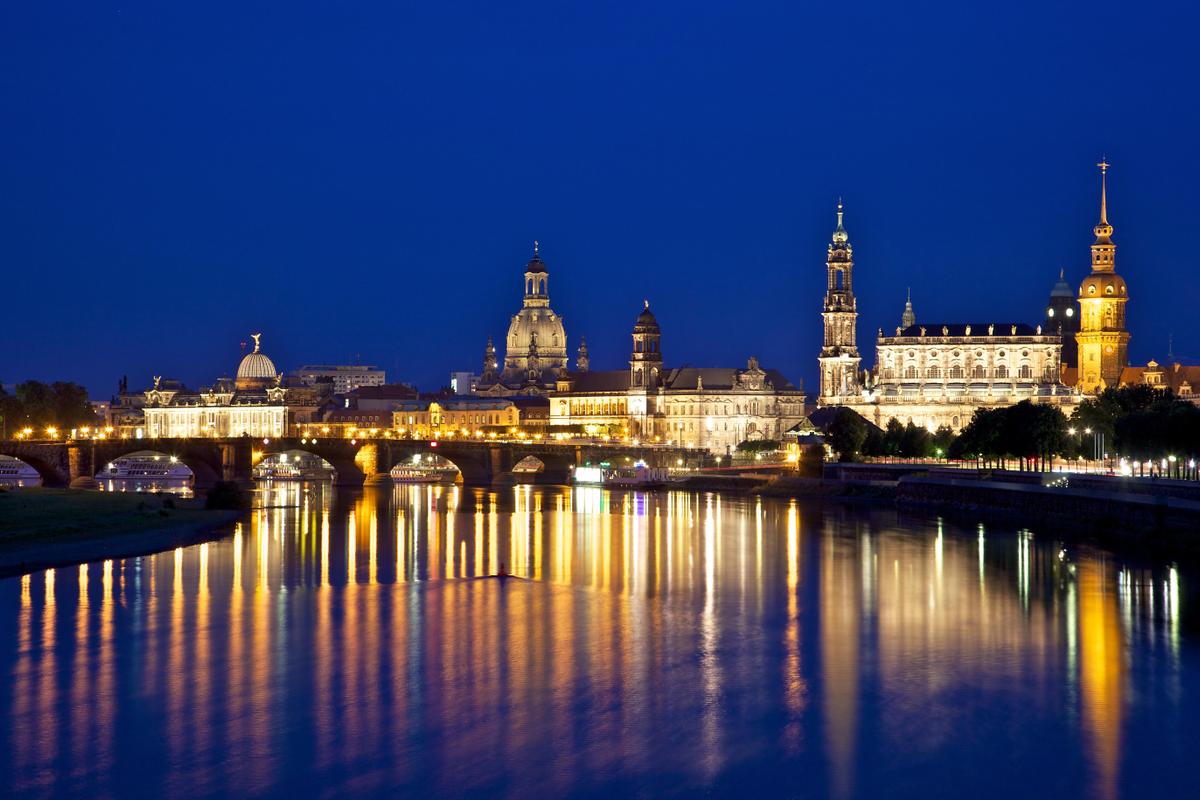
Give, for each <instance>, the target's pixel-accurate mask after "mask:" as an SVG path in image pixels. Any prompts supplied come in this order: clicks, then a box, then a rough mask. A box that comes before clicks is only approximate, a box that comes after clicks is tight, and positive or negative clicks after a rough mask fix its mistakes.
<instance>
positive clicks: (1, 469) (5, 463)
mask: <svg viewBox="0 0 1200 800" xmlns="http://www.w3.org/2000/svg"><path fill="white" fill-rule="evenodd" d="M41 485H42V476H41V475H39V474H38V471H37V470H36V469H34V468H33V467H31V466H29V465H28V464H26V463H25V462H24V461H22V460H20V459H19V458H13V457H12V456H0V486H9V487H16V486H41Z"/></svg>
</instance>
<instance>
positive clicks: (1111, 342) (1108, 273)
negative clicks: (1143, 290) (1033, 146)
mask: <svg viewBox="0 0 1200 800" xmlns="http://www.w3.org/2000/svg"><path fill="white" fill-rule="evenodd" d="M1097 166H1098V167H1100V222H1098V223H1097V224H1096V227H1095V229H1094V230H1095V233H1096V241H1095V242H1093V243H1092V273H1091V274H1090V275H1088V276H1087V277H1086V278H1084V279H1083V283H1081V284H1080V286H1079V308H1080V312H1081V313H1080V321H1079V333H1077V334H1075V340H1076V342H1078V349H1079V354H1078V359H1079V373H1078V374H1079V379H1078V383H1077V384H1076V385H1077V387H1078V389H1079V390H1080V391H1082V392H1085V393H1087V394H1095V393H1098V392H1101V391H1103V390H1104V389H1105V388H1106V387H1109V386H1113V387H1115V386H1117V385H1119V384H1120V383H1121V373H1122V372H1123V371H1124V369H1125V367H1126V366H1127V365H1128V363H1129V331H1127V330H1126V329H1125V304H1126V302H1128V300H1129V293H1128V289H1127V287H1126V286H1125V279H1124V278H1122V277H1121V276H1120V275H1118V274H1117V268H1116V252H1117V246H1116V245H1115V244H1113V240H1112V233H1113V228H1112V225H1110V224H1109V223H1108V168H1109V166H1110V165H1109V164H1108V162H1107V161H1104V160H1103V159H1102V160H1101V161H1100V163H1099V164H1097Z"/></svg>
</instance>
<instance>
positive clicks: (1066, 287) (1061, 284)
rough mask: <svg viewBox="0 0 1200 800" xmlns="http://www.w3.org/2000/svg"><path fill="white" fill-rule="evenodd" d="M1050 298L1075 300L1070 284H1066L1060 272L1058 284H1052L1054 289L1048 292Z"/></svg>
mask: <svg viewBox="0 0 1200 800" xmlns="http://www.w3.org/2000/svg"><path fill="white" fill-rule="evenodd" d="M1050 296H1051V297H1069V298H1071V299H1072V300H1074V299H1075V292H1073V291H1071V284H1069V283H1067V280H1066V278H1064V277H1063V273H1062V272H1061V271H1060V272H1059V273H1058V283H1056V284H1054V288H1053V289H1051V290H1050Z"/></svg>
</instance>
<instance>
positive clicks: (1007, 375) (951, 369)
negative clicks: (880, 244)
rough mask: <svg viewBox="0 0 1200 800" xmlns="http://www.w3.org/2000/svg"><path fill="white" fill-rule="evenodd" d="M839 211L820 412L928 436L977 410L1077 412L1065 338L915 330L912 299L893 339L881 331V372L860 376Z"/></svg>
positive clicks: (1021, 327)
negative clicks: (836, 410) (838, 409)
mask: <svg viewBox="0 0 1200 800" xmlns="http://www.w3.org/2000/svg"><path fill="white" fill-rule="evenodd" d="M843 219H844V215H843V208H842V204H841V203H840V202H839V203H838V212H837V227H836V228H835V230H834V233H833V239H832V242H831V243H830V245H829V254H828V257H827V259H826V288H825V303H824V311H823V312H822V315H821V316H822V318H823V322H824V343H823V346H822V349H821V352H820V355H819V356H818V359H817V360H818V362H819V363H820V367H821V388H820V393H819V395H818V397H817V403H818V405H820V406H823V407H828V406H849V407H851V408H853V409H854V410H855V411H856V412H858V413H859V414H861V415H862V416H863V417H865V418H866V419H868V420H870V421H871V422H873V423H875V424H876V425H878V426H879V427H884V426H885V425H887V423H888V421H889V420H891V419H893V418H894V419H897V420H899V421H900V422H902V423H908V422H912V423H914V424H916V425H922V426H924V427H926V428H928V429H929V430H937V429H938V428H940V427H942V426H945V427H948V428H950V429H951V430H955V431H958V430H961V429H962V428H963V427H965V426H966V425H967V423H969V422H970V421H971V417H972V415H974V413H975V410H976V409H980V408H1001V407H1005V406H1010V405H1014V404H1015V403H1019V402H1021V401H1022V400H1030V401H1033V402H1039V403H1049V404H1053V405H1058V406H1062V407H1064V409H1063V410H1064V412H1066V413H1068V414H1069V413H1070V412H1071V409H1072V408H1073V407H1074V405H1075V404H1077V403H1078V402H1079V400H1080V397H1079V396H1078V394H1077V393H1076V392H1074V391H1072V390H1071V389H1070V388H1068V387H1067V386H1065V385H1063V383H1062V382H1061V375H1062V370H1061V352H1062V338H1061V337H1060V336H1059V335H1057V331H1049V330H1046V331H1044V330H1043V329H1042V327H1041V326H1040V325H1039V326H1037V327H1036V328H1035V327H1033V326H1030V325H1026V324H1024V323H1014V322H981V323H959V322H947V323H942V322H937V323H924V324H919V323H918V322H917V316H916V312H915V311H914V310H913V305H912V295H911V293H910V294H909V296H908V298H907V300H906V302H905V306H904V313H903V314H902V316H901V325H900V326H898V327H897V328H896V332H895V335H894V336H884V334H883V330H882V329H880V330H879V332H878V335H877V337H876V341H875V368H874V370H872V371H870V372H867V373H859V372H858V368H859V360H860V357H859V354H858V348H857V345H856V342H855V333H854V332H855V329H856V327H857V322H858V312H857V305H856V302H855V298H854V284H853V279H852V276H853V268H854V263H853V260H852V257H851V256H852V253H853V250H852V248H851V245H850V242H849V236H848V235H847V233H846V229H845V227H844V224H843Z"/></svg>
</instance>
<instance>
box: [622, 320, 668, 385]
mask: <svg viewBox="0 0 1200 800" xmlns="http://www.w3.org/2000/svg"><path fill="white" fill-rule="evenodd" d="M645 303H646V307H645V308H643V309H642V313H641V314H638V318H637V322H635V323H634V325H633V352H632V353H631V354H630V356H629V385H630V387H632V388H635V389H657V388H658V383H659V380H660V379H661V378H662V365H663V358H662V349H661V347H660V345H661V340H662V332H661V331H660V330H659V327H658V320H657V319H655V318H654V314H653V313H652V312H651V311H650V301H649V300H646V301H645Z"/></svg>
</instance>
